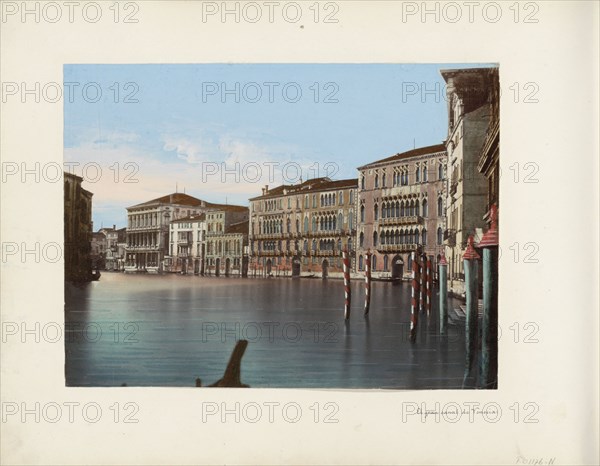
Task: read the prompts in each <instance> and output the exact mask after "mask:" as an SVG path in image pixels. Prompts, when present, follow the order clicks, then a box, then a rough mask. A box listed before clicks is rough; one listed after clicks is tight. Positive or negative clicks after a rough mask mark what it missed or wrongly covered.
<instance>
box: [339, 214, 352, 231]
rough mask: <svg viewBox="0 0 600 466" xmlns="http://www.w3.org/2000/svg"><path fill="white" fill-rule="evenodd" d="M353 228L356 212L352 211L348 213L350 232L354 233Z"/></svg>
mask: <svg viewBox="0 0 600 466" xmlns="http://www.w3.org/2000/svg"><path fill="white" fill-rule="evenodd" d="M340 228H341V227H340ZM353 228H354V211H353V210H350V212H348V230H350V231H352V229H353Z"/></svg>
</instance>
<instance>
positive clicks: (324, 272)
mask: <svg viewBox="0 0 600 466" xmlns="http://www.w3.org/2000/svg"><path fill="white" fill-rule="evenodd" d="M321 273H322V277H323V278H327V276H328V275H329V261H328V260H327V259H325V260H324V261H323V263H322V264H321Z"/></svg>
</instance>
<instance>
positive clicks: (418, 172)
mask: <svg viewBox="0 0 600 466" xmlns="http://www.w3.org/2000/svg"><path fill="white" fill-rule="evenodd" d="M420 181H421V168H420V167H419V166H418V165H417V169H416V170H415V183H418V182H420Z"/></svg>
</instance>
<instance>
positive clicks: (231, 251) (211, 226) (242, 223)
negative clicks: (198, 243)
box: [206, 205, 249, 276]
mask: <svg viewBox="0 0 600 466" xmlns="http://www.w3.org/2000/svg"><path fill="white" fill-rule="evenodd" d="M248 218H249V210H248V208H247V207H242V206H233V205H230V206H226V207H224V208H221V209H218V210H210V211H208V212H207V213H206V226H207V231H206V273H208V274H209V275H217V276H219V275H225V276H230V275H235V276H246V272H247V270H248V258H247V256H245V255H244V250H245V247H246V246H247V245H248Z"/></svg>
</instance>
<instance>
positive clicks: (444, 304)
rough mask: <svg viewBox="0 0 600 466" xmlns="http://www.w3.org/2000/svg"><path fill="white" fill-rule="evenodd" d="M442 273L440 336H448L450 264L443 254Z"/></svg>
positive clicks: (440, 280) (440, 275)
mask: <svg viewBox="0 0 600 466" xmlns="http://www.w3.org/2000/svg"><path fill="white" fill-rule="evenodd" d="M439 266H440V271H439V275H438V279H439V284H440V334H441V335H445V334H446V328H447V327H448V262H446V256H445V255H444V253H443V252H442V257H441V258H440V263H439Z"/></svg>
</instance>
